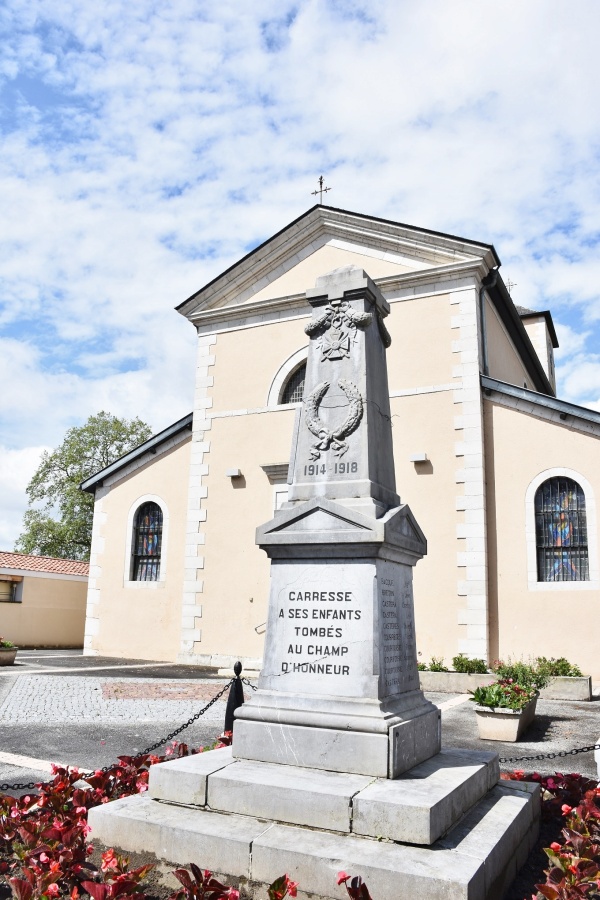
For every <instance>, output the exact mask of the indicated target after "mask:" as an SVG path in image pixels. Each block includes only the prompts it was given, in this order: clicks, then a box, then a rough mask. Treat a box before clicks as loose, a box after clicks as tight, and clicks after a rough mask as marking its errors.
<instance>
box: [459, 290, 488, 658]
mask: <svg viewBox="0 0 600 900" xmlns="http://www.w3.org/2000/svg"><path fill="white" fill-rule="evenodd" d="M450 303H451V304H452V305H453V306H454V308H455V310H456V312H455V313H454V315H453V316H452V317H451V329H452V335H453V340H452V353H453V354H454V356H455V358H456V364H455V365H454V367H453V372H452V374H453V376H454V378H455V382H454V384H453V388H454V403H455V404H456V416H455V418H454V428H455V431H456V432H457V438H459V440H457V441H456V443H455V446H454V455H455V458H456V474H455V482H456V486H457V495H456V510H457V514H458V516H459V517H460V519H461V520H462V521H461V520H459V521H457V524H456V531H455V533H456V540H457V553H456V564H457V568H458V582H457V596H459V597H461V599H463V603H464V606H463V607H462V608H460V609H459V610H458V613H457V624H458V625H459V626H460V627H461V628H462V629H463V632H464V635H465V636H464V637H463V638H461V639H460V640H459V642H458V648H457V649H458V652H460V653H466V654H467V655H468V656H470V657H471V658H474V657H477V658H481V659H485V660H488V659H489V620H488V560H487V528H486V493H485V461H484V454H483V403H482V397H481V389H480V384H479V373H480V359H481V353H482V348H481V345H480V334H479V331H480V329H479V290H478V287H477V284H476V283H474V282H472V283H471V286H470V290H465V289H464V288H463V289H462V290H457V291H453V292H452V293H451V295H450ZM460 488H462V490H460Z"/></svg>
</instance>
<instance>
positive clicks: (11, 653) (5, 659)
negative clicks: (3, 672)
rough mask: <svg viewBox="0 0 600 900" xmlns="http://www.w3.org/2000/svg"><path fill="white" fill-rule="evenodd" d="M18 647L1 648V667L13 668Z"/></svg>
mask: <svg viewBox="0 0 600 900" xmlns="http://www.w3.org/2000/svg"><path fill="white" fill-rule="evenodd" d="M18 649H19V648H18V647H0V666H12V665H13V663H14V661H15V657H16V655H17V650H18Z"/></svg>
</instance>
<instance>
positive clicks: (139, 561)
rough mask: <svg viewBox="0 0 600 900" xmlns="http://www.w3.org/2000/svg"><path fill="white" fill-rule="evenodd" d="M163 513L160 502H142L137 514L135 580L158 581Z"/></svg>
mask: <svg viewBox="0 0 600 900" xmlns="http://www.w3.org/2000/svg"><path fill="white" fill-rule="evenodd" d="M162 526H163V514H162V509H161V508H160V506H159V505H158V503H152V502H148V503H142V505H141V506H140V508H139V509H138V511H137V513H136V516H135V524H134V535H133V574H132V580H133V581H158V574H159V571H160V549H161V544H162Z"/></svg>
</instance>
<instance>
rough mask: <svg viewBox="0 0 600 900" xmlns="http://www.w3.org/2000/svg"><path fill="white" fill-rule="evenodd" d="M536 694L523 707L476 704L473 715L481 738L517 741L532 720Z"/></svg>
mask: <svg viewBox="0 0 600 900" xmlns="http://www.w3.org/2000/svg"><path fill="white" fill-rule="evenodd" d="M538 696H539V694H536V695H535V697H534V698H533V699H532V700H530V701H529V703H528V704H527V706H524V707H523V709H501V708H500V707H494V708H493V709H492V707H490V706H476V707H475V716H476V718H477V728H478V730H479V737H480V738H481V740H483V741H506V742H507V743H514V741H518V740H519V738H520V737H521V735H522V734H523V732H524V731H525V730H526V729H527V728H529V726H530V725H531V723H532V722H533V720H534V717H535V707H536V704H537V700H538Z"/></svg>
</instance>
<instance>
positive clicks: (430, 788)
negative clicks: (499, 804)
mask: <svg viewBox="0 0 600 900" xmlns="http://www.w3.org/2000/svg"><path fill="white" fill-rule="evenodd" d="M498 775H499V770H498V757H497V756H496V754H494V753H490V752H486V751H474V750H471V751H469V750H463V751H461V750H454V751H452V750H443V751H442V752H441V753H439V754H438V755H437V756H435V757H433V758H432V759H429V760H427V761H426V762H424V763H421V764H420V765H418V766H416V767H415V768H414V769H411V771H410V772H407V773H406V774H405V775H402V776H401V777H400V778H398V779H396V780H395V781H387V782H386V781H381V780H378V781H375V782H373V783H372V784H370V785H369V786H368V787H366V788H365V789H364V790H362V791H361V792H360V793H359V794H357V796H356V797H355V798H354V800H353V820H352V831H353V832H354V833H355V834H364V835H370V836H371V837H385V838H390V839H391V840H394V841H404V842H406V843H409V844H427V845H429V844H433V843H434V842H435V841H436V840H437V839H438V838H439V837H440V836H441V835H443V834H445V833H446V832H447V831H448V829H449V828H451V827H452V826H453V825H454V824H455V823H456V822H457V821H458V820H459V819H460V817H461V816H462V815H463V814H464V813H465V812H466V811H467V810H469V809H470V808H471V807H472V806H474V804H475V803H477V801H478V800H480V799H481V798H482V797H483V796H484V795H485V794H486V793H487V792H488V791H489V790H490V789H491V788H492V787H493V786H494V785H495V784H496V782H497V780H498Z"/></svg>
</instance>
